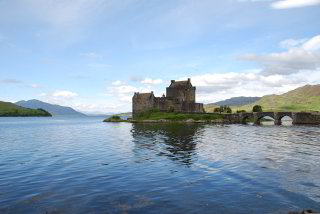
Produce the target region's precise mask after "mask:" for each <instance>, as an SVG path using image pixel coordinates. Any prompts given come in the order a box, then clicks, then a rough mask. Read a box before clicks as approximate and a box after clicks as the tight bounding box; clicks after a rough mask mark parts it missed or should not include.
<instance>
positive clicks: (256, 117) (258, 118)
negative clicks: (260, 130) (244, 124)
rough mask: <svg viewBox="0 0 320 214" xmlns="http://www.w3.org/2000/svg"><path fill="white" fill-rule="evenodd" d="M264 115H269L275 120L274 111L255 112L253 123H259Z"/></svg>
mask: <svg viewBox="0 0 320 214" xmlns="http://www.w3.org/2000/svg"><path fill="white" fill-rule="evenodd" d="M264 117H271V118H272V119H273V120H275V117H274V112H256V113H254V123H255V124H256V125H260V124H261V119H262V118H264Z"/></svg>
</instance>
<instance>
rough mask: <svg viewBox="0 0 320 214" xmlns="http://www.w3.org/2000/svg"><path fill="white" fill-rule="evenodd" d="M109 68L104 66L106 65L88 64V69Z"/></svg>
mask: <svg viewBox="0 0 320 214" xmlns="http://www.w3.org/2000/svg"><path fill="white" fill-rule="evenodd" d="M107 66H108V65H107V64H104V63H90V64H88V67H90V68H105V67H107Z"/></svg>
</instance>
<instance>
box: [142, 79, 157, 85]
mask: <svg viewBox="0 0 320 214" xmlns="http://www.w3.org/2000/svg"><path fill="white" fill-rule="evenodd" d="M141 83H143V84H153V85H156V84H161V83H162V79H154V80H153V79H151V78H145V79H144V80H142V81H141Z"/></svg>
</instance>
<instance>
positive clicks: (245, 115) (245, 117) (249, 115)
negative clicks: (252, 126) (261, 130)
mask: <svg viewBox="0 0 320 214" xmlns="http://www.w3.org/2000/svg"><path fill="white" fill-rule="evenodd" d="M250 119H253V114H252V113H240V120H241V123H242V124H247V123H248V122H247V121H248V120H250Z"/></svg>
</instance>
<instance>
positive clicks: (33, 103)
mask: <svg viewBox="0 0 320 214" xmlns="http://www.w3.org/2000/svg"><path fill="white" fill-rule="evenodd" d="M15 104H17V105H19V106H22V107H25V108H31V109H38V108H42V109H44V110H46V111H48V112H50V113H51V114H52V115H54V116H62V115H63V116H86V115H85V114H83V113H80V112H77V111H75V110H74V109H73V108H70V107H65V106H60V105H54V104H50V103H45V102H42V101H40V100H28V101H24V100H22V101H19V102H16V103H15Z"/></svg>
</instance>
